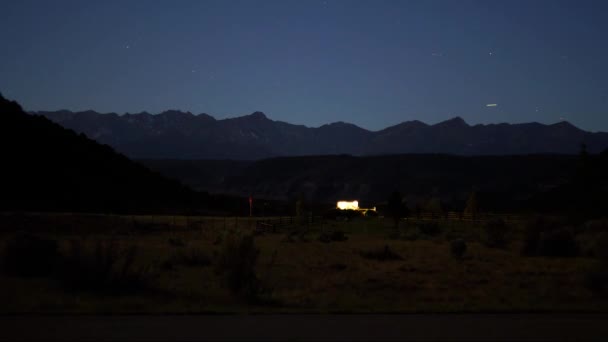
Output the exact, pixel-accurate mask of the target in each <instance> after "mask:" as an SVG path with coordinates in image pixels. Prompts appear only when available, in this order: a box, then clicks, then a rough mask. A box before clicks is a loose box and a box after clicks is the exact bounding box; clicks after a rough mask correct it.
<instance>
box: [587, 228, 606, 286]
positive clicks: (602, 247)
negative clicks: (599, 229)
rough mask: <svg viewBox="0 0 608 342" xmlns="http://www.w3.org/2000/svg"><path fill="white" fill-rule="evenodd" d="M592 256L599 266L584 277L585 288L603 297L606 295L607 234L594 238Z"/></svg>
mask: <svg viewBox="0 0 608 342" xmlns="http://www.w3.org/2000/svg"><path fill="white" fill-rule="evenodd" d="M594 255H595V257H596V258H598V259H599V264H598V265H597V266H596V267H595V268H594V269H592V270H591V271H589V272H588V273H587V275H586V277H585V286H586V287H587V288H588V289H590V290H591V291H593V292H595V293H598V294H601V295H605V294H607V293H608V233H605V232H604V233H600V234H598V235H597V236H596V241H595V246H594Z"/></svg>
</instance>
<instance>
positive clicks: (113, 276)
mask: <svg viewBox="0 0 608 342" xmlns="http://www.w3.org/2000/svg"><path fill="white" fill-rule="evenodd" d="M86 247H87V246H86V244H85V243H84V241H82V240H71V241H70V244H69V248H68V250H67V253H66V255H65V256H64V258H63V262H62V263H61V267H60V268H59V270H58V271H59V272H58V277H59V279H60V281H61V282H62V283H63V284H64V286H66V287H67V288H68V289H69V290H72V291H85V292H96V293H104V294H132V293H137V292H140V291H142V290H145V289H148V288H149V286H150V280H151V279H150V275H149V272H148V269H147V268H139V269H136V268H135V267H134V263H135V259H136V255H137V247H136V246H135V245H130V246H126V247H122V246H119V245H118V243H117V242H116V240H105V241H97V242H96V245H95V249H94V251H91V249H87V248H86Z"/></svg>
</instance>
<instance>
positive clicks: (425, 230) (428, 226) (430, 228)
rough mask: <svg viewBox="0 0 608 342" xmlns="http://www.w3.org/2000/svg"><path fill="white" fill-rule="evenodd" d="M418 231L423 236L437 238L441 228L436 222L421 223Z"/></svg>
mask: <svg viewBox="0 0 608 342" xmlns="http://www.w3.org/2000/svg"><path fill="white" fill-rule="evenodd" d="M418 230H419V231H420V232H421V233H422V234H424V235H428V236H437V235H439V234H440V233H441V226H440V225H439V224H438V223H437V222H422V223H420V224H419V225H418Z"/></svg>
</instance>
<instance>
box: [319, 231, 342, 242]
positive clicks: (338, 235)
mask: <svg viewBox="0 0 608 342" xmlns="http://www.w3.org/2000/svg"><path fill="white" fill-rule="evenodd" d="M346 240H348V236H346V234H344V232H343V231H340V230H335V231H331V232H323V233H321V235H319V241H321V242H325V243H330V242H340V241H346Z"/></svg>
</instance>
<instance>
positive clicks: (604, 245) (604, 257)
mask: <svg viewBox="0 0 608 342" xmlns="http://www.w3.org/2000/svg"><path fill="white" fill-rule="evenodd" d="M593 254H594V256H595V257H596V258H598V259H599V260H600V262H603V263H605V264H606V265H608V232H606V233H601V234H598V235H597V236H596V238H595V244H594V246H593Z"/></svg>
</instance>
